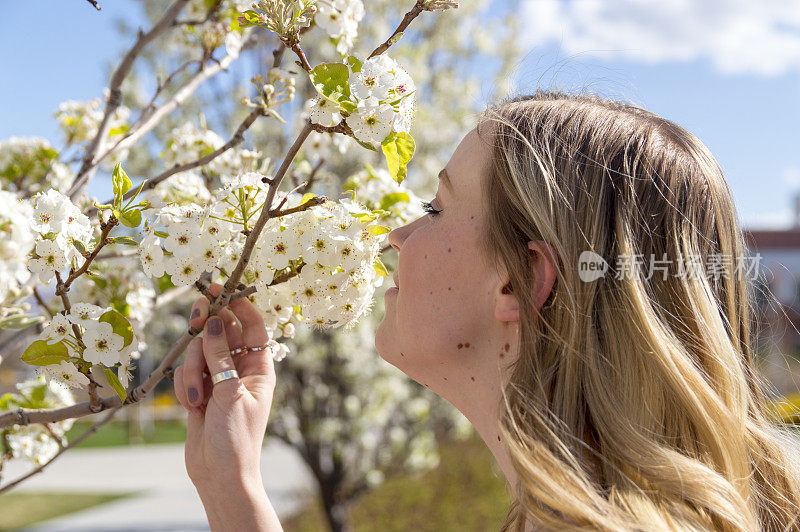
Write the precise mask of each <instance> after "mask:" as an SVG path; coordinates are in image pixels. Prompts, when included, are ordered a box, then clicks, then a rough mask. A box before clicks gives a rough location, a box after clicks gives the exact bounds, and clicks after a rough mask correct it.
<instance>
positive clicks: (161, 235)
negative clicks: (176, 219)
mask: <svg viewBox="0 0 800 532" xmlns="http://www.w3.org/2000/svg"><path fill="white" fill-rule="evenodd" d="M153 234H154V235H156V236H157V237H159V238H167V237H169V234H168V233H167V232H166V231H153Z"/></svg>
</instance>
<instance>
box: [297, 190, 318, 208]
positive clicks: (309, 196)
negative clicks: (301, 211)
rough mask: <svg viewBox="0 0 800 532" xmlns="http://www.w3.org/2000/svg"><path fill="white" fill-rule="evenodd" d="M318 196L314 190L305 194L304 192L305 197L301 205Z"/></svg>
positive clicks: (301, 200)
mask: <svg viewBox="0 0 800 532" xmlns="http://www.w3.org/2000/svg"><path fill="white" fill-rule="evenodd" d="M316 197H317V195H316V194H314V193H313V192H306V193H305V194H303V197H302V198H301V199H300V205H302V204H303V203H305V202H307V201H308V200H310V199H311V198H316Z"/></svg>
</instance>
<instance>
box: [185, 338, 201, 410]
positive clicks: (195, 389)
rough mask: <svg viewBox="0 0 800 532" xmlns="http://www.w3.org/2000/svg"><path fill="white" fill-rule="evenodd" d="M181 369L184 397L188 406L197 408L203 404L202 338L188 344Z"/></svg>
mask: <svg viewBox="0 0 800 532" xmlns="http://www.w3.org/2000/svg"><path fill="white" fill-rule="evenodd" d="M182 367H183V368H184V372H183V387H184V396H185V397H186V398H187V400H188V402H189V405H191V406H193V407H198V406H200V405H202V404H203V370H205V369H206V359H205V357H204V356H203V339H202V338H194V339H193V340H192V341H191V342H189V348H188V349H187V351H186V360H184V362H183V366H182Z"/></svg>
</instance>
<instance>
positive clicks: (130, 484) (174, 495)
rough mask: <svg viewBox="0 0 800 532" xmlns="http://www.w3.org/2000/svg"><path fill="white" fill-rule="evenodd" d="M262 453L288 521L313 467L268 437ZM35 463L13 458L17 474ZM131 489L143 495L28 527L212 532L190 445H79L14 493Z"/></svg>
mask: <svg viewBox="0 0 800 532" xmlns="http://www.w3.org/2000/svg"><path fill="white" fill-rule="evenodd" d="M267 441H268V443H267V445H266V446H265V447H264V448H263V450H262V453H261V475H262V478H263V479H264V488H265V489H266V492H267V495H268V496H269V498H270V501H271V502H272V505H273V506H274V508H275V511H276V512H277V513H278V516H279V517H280V518H281V519H283V518H285V517H288V516H289V515H291V514H293V513H295V512H297V511H299V510H300V509H301V508H302V507H303V505H304V504H305V502H306V501H307V500H308V498H309V497H311V496H312V494H313V493H314V490H315V488H314V481H313V478H312V475H311V473H310V471H309V470H308V468H307V467H306V465H305V464H304V463H303V462H302V460H301V459H300V457H299V456H298V455H297V453H296V452H295V451H294V450H293V449H291V448H290V447H289V446H287V445H286V444H284V443H283V442H280V441H278V440H275V439H270V440H267ZM29 468H30V466H28V465H27V464H25V463H19V462H17V461H12V462H9V463H8V464H7V465H6V467H5V468H4V471H3V477H4V478H6V479H13V478H16V477H17V476H19V475H21V474H24V473H25V471H27V470H29ZM45 490H47V491H65V492H69V491H88V492H102V493H110V492H130V491H138V492H140V493H139V494H138V495H134V496H131V497H127V498H125V499H121V500H118V501H113V502H110V503H108V504H104V505H100V506H96V507H93V508H89V509H86V510H83V511H80V512H76V513H73V514H69V515H67V516H64V517H60V518H55V519H51V520H49V521H46V522H43V523H41V524H39V525H36V526H35V527H31V528H27V529H25V532H67V531H69V532H78V531H81V532H84V531H85V532H100V531H103V532H106V531H109V532H112V531H113V532H123V531H124V532H138V531H142V532H144V531H148V532H153V531H170V532H177V531H197V530H209V527H208V522H207V521H206V515H205V511H204V509H203V505H202V503H201V501H200V497H199V496H198V495H197V492H196V491H195V488H194V486H193V485H192V483H191V481H190V480H189V477H188V475H187V474H186V466H185V464H184V456H183V444H182V443H181V444H166V445H137V446H129V447H106V448H89V449H72V450H70V451H68V452H66V453H65V454H64V456H62V457H60V458H59V459H57V460H56V461H55V462H53V464H52V465H50V466H48V468H47V469H45V471H44V472H42V473H39V474H37V475H36V476H34V477H31V478H30V479H28V480H26V481H25V482H23V483H22V484H21V485H20V487H19V488H16V489H15V490H14V491H15V492H17V493H20V492H23V491H45Z"/></svg>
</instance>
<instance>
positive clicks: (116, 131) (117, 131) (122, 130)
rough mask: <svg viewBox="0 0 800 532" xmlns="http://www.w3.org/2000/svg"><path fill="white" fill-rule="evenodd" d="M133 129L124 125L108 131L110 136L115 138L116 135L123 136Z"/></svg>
mask: <svg viewBox="0 0 800 532" xmlns="http://www.w3.org/2000/svg"><path fill="white" fill-rule="evenodd" d="M130 128H131V126H129V125H128V124H122V125H121V126H117V127H112V128H111V129H109V130H108V136H109V137H113V136H114V135H122V134H123V133H127V132H128V130H129V129H130Z"/></svg>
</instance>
